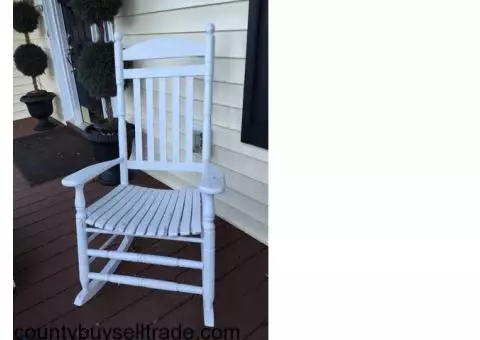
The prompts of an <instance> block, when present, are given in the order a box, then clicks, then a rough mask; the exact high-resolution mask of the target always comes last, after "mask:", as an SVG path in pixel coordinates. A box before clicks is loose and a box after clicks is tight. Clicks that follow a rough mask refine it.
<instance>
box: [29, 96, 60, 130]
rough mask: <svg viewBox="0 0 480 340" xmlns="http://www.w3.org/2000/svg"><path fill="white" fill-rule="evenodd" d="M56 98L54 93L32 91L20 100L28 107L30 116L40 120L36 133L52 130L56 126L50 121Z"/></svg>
mask: <svg viewBox="0 0 480 340" xmlns="http://www.w3.org/2000/svg"><path fill="white" fill-rule="evenodd" d="M55 97H56V95H55V93H53V92H47V91H31V92H28V93H27V94H25V95H24V96H22V97H21V98H20V101H21V102H22V103H25V104H26V105H27V108H28V112H29V113H30V115H31V116H32V117H33V118H36V119H38V124H37V126H35V128H34V130H35V131H45V130H51V129H53V128H54V127H55V126H56V125H55V124H53V123H52V122H50V121H49V120H48V117H50V116H51V114H52V113H53V104H52V101H53V99H54V98H55Z"/></svg>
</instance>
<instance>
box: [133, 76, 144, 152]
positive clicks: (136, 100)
mask: <svg viewBox="0 0 480 340" xmlns="http://www.w3.org/2000/svg"><path fill="white" fill-rule="evenodd" d="M133 104H134V106H135V108H134V109H135V158H136V160H137V161H143V144H142V115H141V112H142V97H141V95H140V79H139V78H135V79H133ZM137 113H138V114H137Z"/></svg>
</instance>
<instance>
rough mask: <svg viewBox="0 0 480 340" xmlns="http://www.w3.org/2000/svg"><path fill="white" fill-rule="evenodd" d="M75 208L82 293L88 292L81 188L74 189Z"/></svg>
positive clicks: (83, 199)
mask: <svg viewBox="0 0 480 340" xmlns="http://www.w3.org/2000/svg"><path fill="white" fill-rule="evenodd" d="M75 208H76V210H77V214H76V224H77V251H78V274H79V278H80V284H81V286H82V290H83V291H85V292H86V291H87V290H88V272H89V265H88V255H87V247H88V241H87V231H86V229H85V228H86V224H85V219H86V213H85V196H84V194H83V186H78V187H76V188H75Z"/></svg>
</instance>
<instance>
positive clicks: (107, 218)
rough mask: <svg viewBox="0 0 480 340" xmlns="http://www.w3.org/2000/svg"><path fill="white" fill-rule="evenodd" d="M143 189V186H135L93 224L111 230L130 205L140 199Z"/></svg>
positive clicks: (128, 209)
mask: <svg viewBox="0 0 480 340" xmlns="http://www.w3.org/2000/svg"><path fill="white" fill-rule="evenodd" d="M144 191H145V189H144V188H141V187H135V188H134V190H132V191H131V192H130V194H128V195H127V196H125V198H124V200H123V202H122V204H117V205H116V206H115V207H112V209H110V211H108V212H106V213H105V214H104V215H103V216H101V217H100V218H99V219H98V221H97V222H96V223H95V225H96V226H98V227H100V228H104V229H108V230H112V229H113V228H114V226H116V225H117V223H118V221H119V220H120V219H121V218H122V217H123V216H125V215H126V214H127V213H128V212H129V211H130V209H131V208H132V206H133V205H134V204H135V203H136V202H137V200H139V199H140V197H141V195H142V194H143V193H144ZM107 222H108V223H107Z"/></svg>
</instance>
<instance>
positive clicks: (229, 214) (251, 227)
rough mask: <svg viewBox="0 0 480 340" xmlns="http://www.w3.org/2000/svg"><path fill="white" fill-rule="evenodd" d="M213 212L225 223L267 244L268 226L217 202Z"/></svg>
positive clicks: (234, 208)
mask: <svg viewBox="0 0 480 340" xmlns="http://www.w3.org/2000/svg"><path fill="white" fill-rule="evenodd" d="M215 212H216V214H217V215H218V216H220V217H221V218H223V219H224V220H225V221H227V222H229V223H230V224H232V225H234V226H236V227H237V228H238V229H240V230H242V231H243V232H245V233H246V234H248V235H250V236H252V237H253V238H254V239H256V240H258V241H259V242H262V243H264V244H268V224H263V223H260V222H258V221H257V220H255V219H254V218H251V217H250V216H249V215H248V214H244V213H242V212H241V211H240V210H238V209H236V207H232V206H230V205H228V204H224V203H223V202H221V201H219V200H217V201H216V202H215Z"/></svg>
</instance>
